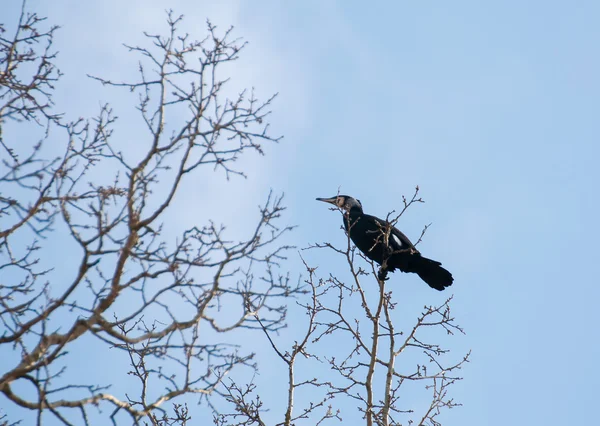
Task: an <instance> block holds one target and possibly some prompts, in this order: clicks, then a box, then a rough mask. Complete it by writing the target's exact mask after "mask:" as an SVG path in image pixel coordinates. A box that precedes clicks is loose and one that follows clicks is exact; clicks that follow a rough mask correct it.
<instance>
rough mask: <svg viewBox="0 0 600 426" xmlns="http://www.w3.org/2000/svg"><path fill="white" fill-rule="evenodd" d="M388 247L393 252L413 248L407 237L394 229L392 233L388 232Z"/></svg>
mask: <svg viewBox="0 0 600 426" xmlns="http://www.w3.org/2000/svg"><path fill="white" fill-rule="evenodd" d="M390 245H391V246H392V249H393V250H394V251H396V250H407V249H411V248H412V249H414V248H415V246H414V245H413V243H411V242H410V240H409V239H408V237H407V236H406V235H404V234H403V233H402V232H400V230H398V228H396V227H393V228H392V231H391V232H390Z"/></svg>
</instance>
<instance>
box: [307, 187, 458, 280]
mask: <svg viewBox="0 0 600 426" xmlns="http://www.w3.org/2000/svg"><path fill="white" fill-rule="evenodd" d="M317 200H318V201H324V202H325V203H330V204H333V205H334V206H337V207H338V208H339V209H341V210H342V211H343V212H344V227H345V228H346V232H348V233H349V234H350V239H352V241H353V242H354V244H355V245H356V247H358V249H359V250H360V251H362V252H363V253H364V254H365V256H367V257H368V258H369V259H371V260H373V261H375V262H377V263H378V264H379V265H381V266H382V268H381V271H380V278H381V277H385V275H386V273H387V271H390V272H393V271H394V270H396V269H400V270H401V271H402V272H414V273H416V274H417V275H419V277H421V279H422V280H423V281H425V282H426V283H427V284H429V286H430V287H432V288H435V289H436V290H440V291H441V290H443V289H444V288H446V287H448V286H451V285H452V281H454V279H453V278H452V274H451V273H450V272H448V271H447V270H445V269H444V268H442V266H441V265H442V264H441V263H440V262H436V261H435V260H431V259H427V258H426V257H423V256H421V253H419V251H418V250H417V249H416V248H415V246H414V245H413V243H411V242H410V240H409V239H408V237H407V236H406V235H404V234H403V233H402V232H400V231H399V230H398V229H396V228H395V227H394V226H391V224H389V223H388V222H387V221H385V220H382V219H379V218H377V217H375V216H371V215H368V214H365V213H363V209H362V204H361V203H360V201H359V200H357V199H355V198H352V197H349V196H347V195H338V196H336V197H331V198H317Z"/></svg>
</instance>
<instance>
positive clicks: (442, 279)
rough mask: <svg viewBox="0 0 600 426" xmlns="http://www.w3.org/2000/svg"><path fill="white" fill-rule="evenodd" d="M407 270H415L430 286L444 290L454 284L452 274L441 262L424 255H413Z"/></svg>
mask: <svg viewBox="0 0 600 426" xmlns="http://www.w3.org/2000/svg"><path fill="white" fill-rule="evenodd" d="M406 269H407V270H406V272H415V273H416V274H417V275H419V276H420V277H421V279H422V280H423V281H425V282H426V283H427V284H429V287H431V288H435V289H436V290H439V291H442V290H443V289H445V288H446V287H449V286H451V285H452V281H454V278H452V274H451V273H450V272H448V271H447V270H446V269H444V268H442V264H441V263H440V262H436V261H435V260H431V259H427V258H426V257H423V256H418V255H417V256H413V257H412V258H411V259H410V262H409V264H408V265H407V268H406Z"/></svg>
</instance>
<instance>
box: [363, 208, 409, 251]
mask: <svg viewBox="0 0 600 426" xmlns="http://www.w3.org/2000/svg"><path fill="white" fill-rule="evenodd" d="M363 217H364V218H365V219H366V221H365V222H366V223H368V224H372V225H371V226H370V227H371V228H373V229H369V231H368V232H373V233H375V232H376V233H379V232H385V229H386V223H387V222H386V221H385V220H383V219H379V218H378V217H375V216H371V215H364V216H363ZM378 235H380V234H378ZM380 241H381V240H380ZM388 244H389V245H390V248H391V249H392V251H398V250H407V249H411V248H412V249H415V246H414V245H413V243H411V242H410V240H409V239H408V237H407V236H406V235H404V234H403V233H402V232H400V230H398V228H396V227H394V226H392V229H391V231H390V238H389V242H388ZM415 250H416V249H415Z"/></svg>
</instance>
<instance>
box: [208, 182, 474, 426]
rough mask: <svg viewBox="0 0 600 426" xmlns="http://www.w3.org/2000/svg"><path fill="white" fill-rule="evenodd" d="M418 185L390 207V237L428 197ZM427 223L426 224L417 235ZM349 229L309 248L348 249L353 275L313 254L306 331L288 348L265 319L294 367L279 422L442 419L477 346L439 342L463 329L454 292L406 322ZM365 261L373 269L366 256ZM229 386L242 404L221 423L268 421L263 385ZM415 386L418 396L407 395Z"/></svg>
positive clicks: (341, 252)
mask: <svg viewBox="0 0 600 426" xmlns="http://www.w3.org/2000/svg"><path fill="white" fill-rule="evenodd" d="M418 193H419V188H418V187H417V188H416V190H415V192H414V194H413V196H412V198H410V199H408V200H407V199H406V198H404V199H403V202H404V207H403V209H402V210H401V211H400V213H399V214H393V212H392V213H390V214H389V215H388V218H387V222H386V227H385V228H383V229H382V230H381V233H382V235H381V238H389V233H390V230H391V227H393V226H395V224H396V223H397V222H398V220H399V219H400V217H401V216H402V214H403V213H404V212H405V211H406V210H407V209H408V208H409V207H410V206H412V205H413V204H415V203H419V202H422V199H421V198H420V197H418ZM333 210H338V209H337V208H334V209H333ZM342 213H343V212H342ZM346 214H347V213H346ZM428 227H429V225H427V226H425V228H424V229H423V231H422V233H421V235H420V237H419V240H418V241H417V244H419V243H420V242H421V240H422V238H423V236H424V235H425V232H426V231H427V228H428ZM350 229H351V226H350ZM346 236H347V239H346V244H345V245H344V246H343V247H336V246H335V245H333V244H331V243H328V242H327V243H323V244H316V245H314V246H311V247H310V248H309V249H310V250H329V251H333V252H334V253H335V254H336V255H338V256H341V257H342V258H343V259H344V261H345V263H346V264H347V266H348V272H349V277H348V278H345V279H342V278H339V277H338V276H336V275H335V274H333V273H330V274H329V276H327V277H321V278H319V277H318V276H317V272H316V271H317V268H315V267H311V266H309V265H308V264H307V263H306V262H305V263H304V265H305V268H306V272H307V279H306V284H307V286H308V287H309V288H310V289H311V297H310V298H309V301H308V302H304V303H302V302H299V305H300V306H301V307H302V308H303V309H304V310H305V312H306V314H307V323H306V329H305V331H304V332H301V333H300V334H299V339H298V340H296V341H295V342H294V344H293V345H292V346H291V347H290V348H287V349H284V348H282V346H281V344H278V343H277V337H276V336H274V335H273V332H272V331H271V330H269V328H268V324H267V323H265V324H262V323H261V325H262V329H263V331H264V333H265V335H266V336H267V339H268V341H269V343H270V345H271V347H272V348H273V350H274V352H275V353H276V355H277V357H278V358H279V359H280V360H281V361H282V362H283V363H284V365H285V368H286V369H287V371H288V380H287V393H288V399H287V407H286V410H285V416H284V418H283V419H282V421H281V422H279V423H277V424H278V425H286V426H291V425H299V424H302V422H304V424H307V425H313V424H318V425H320V424H324V423H326V422H328V421H332V422H339V421H342V419H351V420H352V424H358V420H357V418H358V417H357V415H359V416H362V419H363V420H364V422H365V424H366V425H368V426H371V425H380V426H388V425H413V424H414V425H419V426H421V425H423V426H426V425H432V426H439V425H441V424H442V423H441V421H440V415H441V413H442V412H443V409H445V408H447V409H450V408H453V407H456V406H458V405H460V404H459V403H457V402H456V401H455V400H454V399H453V398H452V396H451V395H450V394H449V388H450V386H451V385H452V384H454V383H455V382H456V381H458V380H461V377H460V376H459V370H460V369H461V368H462V367H463V365H464V364H465V363H466V362H468V360H469V355H470V352H469V353H467V354H466V355H464V356H459V357H458V358H456V357H455V356H452V355H451V354H450V350H449V349H448V348H445V347H444V346H443V345H442V344H440V343H439V342H440V340H442V339H443V338H444V335H447V336H453V335H454V334H455V333H459V334H462V333H464V332H463V329H462V328H461V327H460V326H459V325H458V324H457V322H456V320H455V319H454V317H453V316H452V315H451V312H450V302H451V300H452V296H450V297H448V298H447V299H446V300H445V301H444V302H443V303H442V304H440V305H438V306H425V307H424V308H423V311H422V313H421V315H420V316H419V317H418V318H417V319H416V321H415V322H414V323H413V324H412V325H410V326H405V327H403V328H401V327H398V326H397V325H396V324H395V322H394V319H393V315H392V314H393V312H394V310H395V309H396V308H397V307H398V304H399V302H398V301H397V300H394V297H393V294H392V290H390V289H389V288H386V278H387V277H386V273H385V272H384V269H382V268H380V267H379V266H378V265H376V264H374V263H373V261H371V260H370V259H368V258H367V257H366V256H364V255H363V254H362V253H360V252H357V251H356V249H355V247H353V245H352V243H351V240H350V237H349V233H346ZM362 261H366V262H367V265H369V268H370V269H364V268H363V267H362V266H360V265H361V262H362ZM384 264H385V260H384ZM257 315H260V314H257ZM440 332H441V333H440ZM299 355H302V357H299ZM307 362H308V363H309V365H307V364H306V363H307ZM299 363H303V364H302V365H300V366H299ZM318 364H321V365H326V366H328V367H329V370H330V372H332V373H325V374H322V375H320V376H318V375H315V374H314V373H313V371H315V370H316V369H317V368H318V367H319V365H318ZM321 371H322V370H321ZM224 387H225V388H226V389H227V392H228V393H227V396H228V398H229V400H230V402H232V403H233V404H234V406H236V407H237V409H236V411H235V412H234V413H228V414H222V415H220V416H219V417H218V422H217V423H218V424H219V425H253V424H260V425H265V424H268V423H267V422H265V421H264V420H263V416H262V414H263V412H261V409H262V407H263V402H262V400H261V399H260V393H261V392H260V389H256V387H255V386H248V387H245V388H244V389H242V388H240V387H239V386H237V385H236V384H235V383H224ZM300 390H306V392H307V393H308V394H309V395H310V396H309V398H308V403H306V404H304V405H302V406H300V407H298V403H297V402H296V400H295V395H296V393H297V392H298V391H300ZM407 395H419V398H418V400H417V401H415V400H410V401H409V402H404V399H406V396H407ZM403 397H404V399H403Z"/></svg>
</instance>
